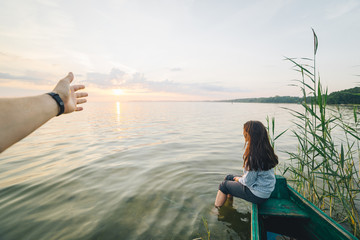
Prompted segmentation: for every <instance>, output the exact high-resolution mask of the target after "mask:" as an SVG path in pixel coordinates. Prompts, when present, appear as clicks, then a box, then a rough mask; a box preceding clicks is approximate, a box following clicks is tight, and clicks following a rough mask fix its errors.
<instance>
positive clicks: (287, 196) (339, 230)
mask: <svg viewBox="0 0 360 240" xmlns="http://www.w3.org/2000/svg"><path fill="white" fill-rule="evenodd" d="M251 239H252V240H265V239H267V240H270V239H287V240H294V239H296V240H300V239H301V240H303V239H306V240H312V239H316V240H322V239H324V240H325V239H326V240H332V239H334V240H335V239H336V240H342V239H354V240H356V239H357V238H356V237H355V236H354V235H352V234H351V233H350V232H348V231H347V230H346V229H344V228H343V227H342V226H340V225H339V224H338V223H336V222H335V221H334V220H332V219H331V218H330V217H328V216H327V215H326V214H325V213H324V212H322V211H321V210H320V209H319V208H317V207H316V206H315V205H314V204H312V203H311V202H309V201H308V200H307V199H305V198H304V197H303V196H301V195H300V194H299V193H298V192H297V191H295V190H294V189H293V188H291V187H290V186H289V185H288V184H287V183H286V179H285V178H284V177H282V176H276V185H275V190H274V192H273V193H272V194H271V197H270V198H269V199H268V200H267V201H266V202H265V203H263V204H260V205H257V204H253V205H252V213H251Z"/></svg>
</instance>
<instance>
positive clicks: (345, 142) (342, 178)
mask: <svg viewBox="0 0 360 240" xmlns="http://www.w3.org/2000/svg"><path fill="white" fill-rule="evenodd" d="M313 37H314V55H313V59H308V58H302V59H300V60H298V59H293V58H287V60H288V61H290V62H291V63H293V64H294V70H295V71H297V72H299V73H300V74H301V80H297V86H299V87H300V88H301V91H302V93H303V98H304V101H303V103H302V107H303V112H298V111H295V110H291V109H289V111H290V112H291V114H292V115H293V116H294V117H295V120H294V125H295V129H293V130H292V133H293V135H294V137H295V138H296V139H297V141H298V151H297V152H288V154H289V157H290V160H291V162H292V164H291V166H289V167H288V168H287V169H286V170H287V171H289V172H290V174H291V179H292V182H293V185H294V187H295V188H296V189H297V190H298V191H299V192H300V193H302V194H303V195H304V197H306V198H307V199H309V200H310V201H311V202H312V203H314V204H315V205H317V206H318V207H319V208H321V209H322V210H324V211H325V212H327V213H329V215H330V216H331V217H334V218H335V220H337V221H339V222H340V221H344V220H345V221H347V223H348V224H349V226H351V228H352V231H353V233H354V235H355V236H357V237H359V236H360V227H359V224H360V218H359V212H358V210H357V209H356V205H355V199H356V195H357V194H358V193H359V192H360V190H359V189H360V181H359V174H358V170H357V169H356V164H355V163H356V160H357V161H359V159H360V143H359V142H360V136H359V134H358V131H357V129H359V125H360V122H359V120H358V118H357V108H354V110H353V112H354V113H353V119H352V120H349V119H345V118H344V116H343V114H342V113H341V109H340V108H337V109H333V108H331V107H329V106H328V105H327V96H328V92H327V89H323V87H322V85H321V81H320V77H319V74H317V69H316V54H317V48H318V38H317V36H316V33H315V31H314V30H313ZM300 61H301V62H305V63H300ZM309 62H311V63H312V65H309ZM309 96H310V97H309ZM334 129H336V130H337V131H341V132H342V133H343V137H341V138H335V137H334V136H335V135H334V134H333V130H334ZM359 168H360V165H359Z"/></svg>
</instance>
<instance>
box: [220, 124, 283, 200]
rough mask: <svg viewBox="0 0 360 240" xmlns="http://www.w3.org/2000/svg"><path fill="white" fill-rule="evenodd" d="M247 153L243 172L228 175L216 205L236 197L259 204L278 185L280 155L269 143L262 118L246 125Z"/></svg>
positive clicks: (221, 186)
mask: <svg viewBox="0 0 360 240" xmlns="http://www.w3.org/2000/svg"><path fill="white" fill-rule="evenodd" d="M244 138H245V153H244V155H243V159H244V165H243V168H244V175H243V176H241V177H239V176H234V175H227V176H226V177H225V179H224V181H223V182H222V183H221V184H220V186H219V191H218V193H217V196H216V200H215V206H216V207H221V206H222V205H223V204H224V203H225V201H226V199H227V198H232V197H233V196H235V197H238V198H242V199H245V200H247V201H249V202H252V203H257V204H260V203H262V202H264V201H266V200H267V199H268V198H269V197H270V195H271V193H272V191H273V190H274V188H275V182H276V179H275V174H274V167H275V166H276V165H277V164H278V157H277V156H276V154H275V153H274V149H273V148H272V147H271V145H270V142H269V136H268V133H267V131H266V128H265V126H264V125H263V124H262V123H261V122H259V121H248V122H246V123H245V124H244Z"/></svg>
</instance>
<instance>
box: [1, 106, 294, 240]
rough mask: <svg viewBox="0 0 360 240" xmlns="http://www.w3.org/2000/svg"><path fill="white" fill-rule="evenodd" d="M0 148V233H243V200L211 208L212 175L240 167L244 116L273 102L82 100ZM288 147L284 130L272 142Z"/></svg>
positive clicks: (257, 116) (246, 217) (279, 111)
mask: <svg viewBox="0 0 360 240" xmlns="http://www.w3.org/2000/svg"><path fill="white" fill-rule="evenodd" d="M85 107H86V109H85V111H83V112H81V113H74V114H71V115H65V116H62V117H60V118H55V119H52V120H51V121H50V122H49V123H48V124H46V125H44V126H43V127H42V128H40V129H39V130H38V131H36V132H34V133H33V134H32V135H30V136H29V137H28V138H26V139H24V140H23V141H21V142H20V143H17V144H16V145H14V146H13V147H12V148H10V149H8V150H7V151H5V152H4V153H3V154H1V155H0V239H1V240H7V239H194V238H198V237H203V238H206V237H207V233H206V228H205V226H204V223H203V220H202V218H203V217H204V218H206V220H207V222H208V225H209V228H210V231H211V237H212V239H249V238H250V207H251V205H250V204H249V203H247V202H245V201H243V200H240V199H235V200H234V204H233V206H232V207H231V206H229V207H226V208H223V209H222V210H221V212H220V213H218V212H217V211H215V210H214V208H213V203H214V200H215V195H216V192H217V188H218V185H219V183H220V182H221V181H222V179H223V178H224V176H225V175H226V174H228V173H235V174H236V173H241V166H242V154H243V150H244V148H243V145H244V140H243V136H242V126H243V124H244V123H245V122H246V121H248V120H251V119H254V120H260V121H262V122H263V123H264V124H266V120H265V119H266V116H269V117H275V118H276V132H277V133H280V132H282V131H283V130H285V129H286V128H289V126H291V125H292V124H291V119H292V117H291V115H290V114H289V113H288V111H286V110H284V109H283V108H282V107H289V108H292V109H299V110H300V109H301V108H300V106H298V105H281V104H256V103H252V104H247V103H237V104H231V103H210V102H202V103H197V102H196V103H165V102H164V103H116V102H113V103H88V104H86V106H85ZM291 149H294V150H295V149H296V141H295V139H294V138H293V137H291V134H290V133H289V134H288V133H287V134H285V135H284V136H282V137H281V138H280V139H279V140H278V141H277V142H276V152H277V154H278V156H279V157H280V161H282V162H284V161H285V160H286V158H287V155H286V154H285V153H282V152H281V151H282V150H291Z"/></svg>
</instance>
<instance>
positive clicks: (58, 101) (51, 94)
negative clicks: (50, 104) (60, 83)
mask: <svg viewBox="0 0 360 240" xmlns="http://www.w3.org/2000/svg"><path fill="white" fill-rule="evenodd" d="M47 94H49V95H50V96H51V97H52V98H53V99H54V100H55V102H56V103H57V105H59V108H60V110H59V113H58V115H56V116H60V115H61V114H63V113H64V111H65V106H64V102H63V100H62V99H61V97H60V96H59V94H57V93H54V92H49V93H47Z"/></svg>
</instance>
